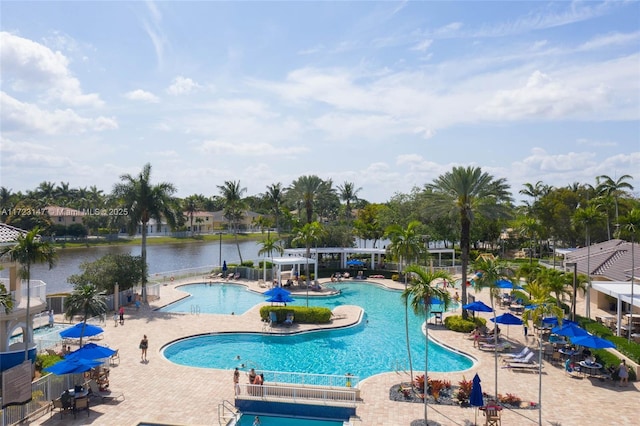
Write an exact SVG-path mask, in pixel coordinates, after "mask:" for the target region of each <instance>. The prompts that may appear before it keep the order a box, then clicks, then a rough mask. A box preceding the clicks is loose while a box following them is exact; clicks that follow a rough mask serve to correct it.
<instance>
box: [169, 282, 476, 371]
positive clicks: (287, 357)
mask: <svg viewBox="0 0 640 426" xmlns="http://www.w3.org/2000/svg"><path fill="white" fill-rule="evenodd" d="M335 287H336V288H338V289H340V290H341V293H340V294H338V295H334V296H329V297H319V298H310V299H309V306H326V307H328V308H331V309H333V308H334V307H336V306H339V305H345V304H346V305H358V306H361V307H362V308H363V309H364V310H365V317H364V319H363V321H362V322H361V323H360V324H358V325H356V326H354V327H349V328H342V329H334V330H322V331H316V332H309V333H299V334H295V335H271V334H262V333H221V334H211V335H206V336H195V337H191V338H186V339H182V340H179V341H177V342H174V343H172V344H169V345H167V346H166V347H165V348H164V349H163V354H164V356H165V357H166V358H167V359H168V360H170V361H171V362H174V363H176V364H180V365H187V366H194V367H204V368H217V369H233V368H235V367H239V368H241V369H243V368H258V369H260V370H272V371H288V372H300V373H316V374H338V375H342V374H345V373H352V374H354V375H356V376H359V377H360V378H361V379H362V378H365V377H370V376H373V375H375V374H379V373H383V372H390V371H408V369H409V365H408V361H407V348H406V342H405V327H404V304H403V303H402V300H401V297H400V294H401V292H400V291H396V290H389V289H386V288H384V287H382V286H379V285H376V284H371V283H337V284H336V285H335ZM236 290H237V289H236ZM236 290H234V291H236ZM242 294H246V292H243V293H242ZM262 300H264V299H263V298H262V297H261V301H262ZM291 304H292V305H295V304H298V305H304V304H306V301H305V297H304V296H302V297H299V296H297V299H296V301H295V302H292V303H291ZM203 312H204V310H203ZM423 322H424V318H422V317H418V316H416V315H414V314H413V312H411V311H410V313H409V334H410V342H411V352H412V359H413V368H414V370H424V350H425V348H424V341H425V339H424V334H423V333H422V330H421V325H422V323H423ZM472 365H473V361H472V360H471V359H470V358H468V357H467V356H465V355H462V354H459V353H456V352H453V351H450V350H448V349H446V348H444V347H442V346H440V345H438V344H435V343H433V342H430V343H429V370H430V371H460V370H466V369H468V368H470V367H471V366H472Z"/></svg>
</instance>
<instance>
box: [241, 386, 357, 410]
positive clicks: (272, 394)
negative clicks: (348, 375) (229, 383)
mask: <svg viewBox="0 0 640 426" xmlns="http://www.w3.org/2000/svg"><path fill="white" fill-rule="evenodd" d="M237 390H238V391H239V394H238V395H237V396H236V397H237V398H249V399H253V398H269V399H272V398H275V399H279V398H282V399H288V400H294V401H298V400H305V401H309V400H315V401H323V402H329V401H330V402H333V403H335V402H339V403H344V404H348V405H355V404H356V401H357V399H358V390H357V389H346V388H342V389H337V388H328V387H327V388H325V387H320V386H295V385H289V384H287V383H284V384H283V383H277V384H264V385H250V384H241V385H239V386H238V389H237Z"/></svg>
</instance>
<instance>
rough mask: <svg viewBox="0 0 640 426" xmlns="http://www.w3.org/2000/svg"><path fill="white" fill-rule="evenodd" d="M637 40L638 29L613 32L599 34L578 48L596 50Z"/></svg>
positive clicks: (639, 33) (639, 36) (639, 35)
mask: <svg viewBox="0 0 640 426" xmlns="http://www.w3.org/2000/svg"><path fill="white" fill-rule="evenodd" d="M638 40H640V31H636V32H633V33H626V34H625V33H619V32H614V33H610V34H606V35H601V36H598V37H595V38H592V39H591V40H589V41H587V42H586V43H583V44H581V45H580V46H579V47H578V50H596V49H602V48H609V47H611V46H620V45H627V44H633V43H635V44H636V45H637V44H638Z"/></svg>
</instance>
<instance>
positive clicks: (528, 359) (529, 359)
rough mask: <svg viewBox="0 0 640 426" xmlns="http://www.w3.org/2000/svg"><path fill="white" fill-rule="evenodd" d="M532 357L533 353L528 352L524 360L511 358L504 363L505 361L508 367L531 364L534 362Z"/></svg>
mask: <svg viewBox="0 0 640 426" xmlns="http://www.w3.org/2000/svg"><path fill="white" fill-rule="evenodd" d="M534 355H535V353H534V352H529V353H528V354H527V355H526V356H525V357H524V358H513V359H509V360H505V361H507V363H508V364H509V366H513V365H518V364H533V363H534V362H535V361H534V359H533V356H534Z"/></svg>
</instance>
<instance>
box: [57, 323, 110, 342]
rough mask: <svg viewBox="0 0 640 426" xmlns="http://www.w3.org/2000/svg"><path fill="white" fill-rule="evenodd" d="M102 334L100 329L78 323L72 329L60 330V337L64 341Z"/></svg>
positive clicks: (95, 326)
mask: <svg viewBox="0 0 640 426" xmlns="http://www.w3.org/2000/svg"><path fill="white" fill-rule="evenodd" d="M103 332H104V330H103V329H102V327H98V326H97V325H91V324H85V323H83V322H80V323H78V324H76V325H74V326H73V327H69V328H67V329H66V330H62V331H61V332H60V337H63V338H65V339H79V338H80V337H91V336H95V335H97V334H100V333H103Z"/></svg>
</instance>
